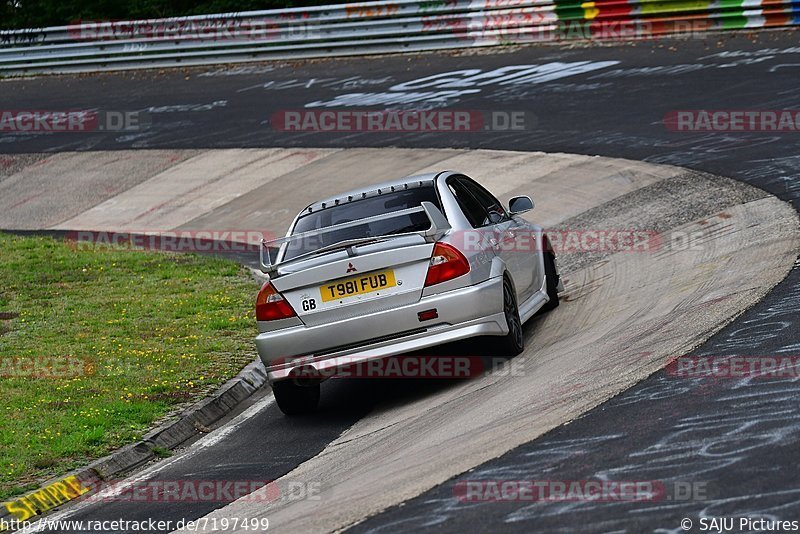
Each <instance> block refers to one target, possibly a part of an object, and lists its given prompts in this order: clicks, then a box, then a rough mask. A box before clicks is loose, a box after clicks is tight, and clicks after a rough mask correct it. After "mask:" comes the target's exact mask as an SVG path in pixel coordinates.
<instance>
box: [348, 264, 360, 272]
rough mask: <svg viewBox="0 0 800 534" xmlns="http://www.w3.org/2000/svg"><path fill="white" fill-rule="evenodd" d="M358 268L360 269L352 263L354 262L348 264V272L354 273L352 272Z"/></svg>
mask: <svg viewBox="0 0 800 534" xmlns="http://www.w3.org/2000/svg"><path fill="white" fill-rule="evenodd" d="M357 270H358V269H356V268H355V267H353V264H352V263H348V264H347V272H348V273H352V272H355V271H357Z"/></svg>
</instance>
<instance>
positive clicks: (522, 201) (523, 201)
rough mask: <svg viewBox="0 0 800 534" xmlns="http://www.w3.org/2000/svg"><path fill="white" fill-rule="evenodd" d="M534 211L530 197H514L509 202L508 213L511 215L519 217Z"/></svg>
mask: <svg viewBox="0 0 800 534" xmlns="http://www.w3.org/2000/svg"><path fill="white" fill-rule="evenodd" d="M532 209H533V200H531V197H529V196H525V195H523V196H521V197H514V198H512V199H511V200H509V201H508V212H509V213H510V214H511V215H519V214H520V213H525V212H526V211H531V210H532Z"/></svg>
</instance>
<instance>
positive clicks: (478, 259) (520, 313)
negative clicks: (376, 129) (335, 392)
mask: <svg viewBox="0 0 800 534" xmlns="http://www.w3.org/2000/svg"><path fill="white" fill-rule="evenodd" d="M531 209H533V201H532V200H531V199H530V197H527V196H519V197H514V198H512V199H511V200H510V202H509V206H508V209H506V208H505V207H503V205H502V204H501V203H500V202H499V201H498V200H497V199H496V198H495V197H494V196H493V195H492V194H491V193H490V192H489V191H487V190H486V189H485V188H484V187H482V186H481V185H480V184H478V183H477V182H475V181H474V180H472V179H470V178H469V177H467V176H465V175H464V174H461V173H458V172H452V171H445V172H439V173H434V174H426V175H420V176H411V177H407V178H402V179H399V180H396V181H392V182H386V183H383V184H379V185H375V186H370V187H367V188H364V189H359V190H355V191H351V192H349V193H344V194H341V195H338V196H335V197H332V198H329V199H326V200H323V201H321V202H317V203H315V204H311V205H310V206H307V207H306V208H305V209H303V210H302V211H301V212H300V213H299V214H298V215H297V217H296V218H295V219H294V221H293V222H292V224H291V226H290V228H289V231H288V233H287V234H286V237H284V238H282V239H278V240H274V241H270V242H267V241H265V242H263V243H262V248H261V269H262V271H264V272H265V273H267V274H268V275H269V281H268V282H266V283H265V284H264V286H263V287H262V288H261V291H260V292H259V294H258V298H257V300H256V318H257V320H258V328H259V332H260V333H259V335H258V337H256V346H257V348H258V353H259V355H260V357H261V360H262V361H263V362H264V365H265V366H266V368H267V371H268V373H269V381H270V383H271V384H272V389H273V392H274V394H275V399H276V401H277V403H278V406H279V407H280V409H281V410H282V411H283V412H284V413H286V414H288V415H293V414H300V413H306V412H309V411H313V410H314V409H316V407H317V404H318V402H319V396H320V383H321V382H322V380H324V378H325V377H328V376H331V371H332V370H334V372H335V370H337V369H341V368H344V367H346V366H350V365H353V364H356V363H359V362H365V361H368V360H375V359H383V358H387V357H389V356H393V355H398V354H403V353H407V352H410V351H416V350H418V349H423V348H426V347H432V346H435V345H440V344H442V343H447V342H450V341H455V340H459V339H465V338H470V337H475V336H497V340H498V342H497V344H496V351H497V353H498V355H502V356H514V355H516V354H519V353H520V352H522V350H523V342H524V339H523V335H522V324H523V323H524V322H525V321H527V320H528V319H529V318H531V317H532V316H533V315H534V314H535V313H536V312H537V311H540V310H541V311H544V310H548V309H552V308H555V307H556V306H558V292H559V291H561V290H562V289H563V287H562V286H561V284H560V282H559V276H558V271H557V269H556V263H555V256H554V254H553V252H552V248H551V247H550V244H549V242H548V240H547V236H546V235H544V233H543V232H542V228H541V227H539V226H536V225H534V224H531V223H530V222H528V221H526V220H525V219H523V218H522V217H520V214H521V213H524V212H527V211H530V210H531ZM373 363H375V362H373Z"/></svg>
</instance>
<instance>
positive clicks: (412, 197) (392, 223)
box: [284, 186, 441, 260]
mask: <svg viewBox="0 0 800 534" xmlns="http://www.w3.org/2000/svg"><path fill="white" fill-rule="evenodd" d="M423 201H427V202H430V203H432V204H433V205H434V206H436V207H437V208H439V209H441V204H440V202H439V198H438V196H437V194H436V190H435V189H434V187H433V186H426V187H415V188H412V189H405V190H402V191H393V192H390V193H384V194H382V195H377V196H373V197H369V198H364V199H360V200H355V201H353V202H345V203H343V204H340V205H338V206H331V207H329V208H325V209H322V210H316V211H314V212H312V213H306V214H305V215H303V216H301V217H300V218H299V219H298V220H297V224H295V227H294V229H293V230H292V235H296V234H302V233H304V232H310V231H312V230H319V229H321V228H327V227H329V226H334V225H337V224H343V223H347V222H351V221H356V220H358V219H364V218H367V217H373V216H376V215H383V214H389V213H392V212H395V211H401V210H404V209H408V208H416V207H419V206H420V205H421V204H422V202H423ZM429 227H430V221H429V220H428V217H427V215H425V213H424V212H420V213H414V214H411V215H403V216H398V217H390V218H386V219H382V220H378V221H373V222H369V223H364V224H358V225H355V226H351V227H348V228H343V229H339V230H331V231H330V232H324V233H322V234H319V235H316V236H312V237H309V238H307V239H301V240H297V241H293V242H291V243H290V244H289V246H288V247H287V251H286V254H285V256H284V260H288V259H291V258H294V257H297V256H299V255H301V254H305V253H306V252H312V251H314V250H317V249H319V248H322V247H326V246H330V245H333V244H335V243H339V242H341V241H345V240H350V239H360V238H364V237H376V236H382V235H391V234H401V233H405V232H418V231H422V230H427V229H428V228H429Z"/></svg>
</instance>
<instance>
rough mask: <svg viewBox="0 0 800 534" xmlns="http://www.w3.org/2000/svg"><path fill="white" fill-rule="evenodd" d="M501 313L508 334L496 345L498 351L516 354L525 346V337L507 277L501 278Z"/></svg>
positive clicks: (508, 354)
mask: <svg viewBox="0 0 800 534" xmlns="http://www.w3.org/2000/svg"><path fill="white" fill-rule="evenodd" d="M503 313H504V314H505V316H506V324H507V325H508V334H506V335H505V336H504V337H502V338H501V341H500V343H499V347H498V349H499V353H500V355H501V356H506V357H512V356H516V355H517V354H520V353H521V352H522V351H523V349H524V348H525V338H524V336H523V335H522V321H521V320H520V318H519V308H518V307H517V297H516V294H515V293H514V288H513V287H512V285H511V281H510V280H509V279H508V278H503Z"/></svg>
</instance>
